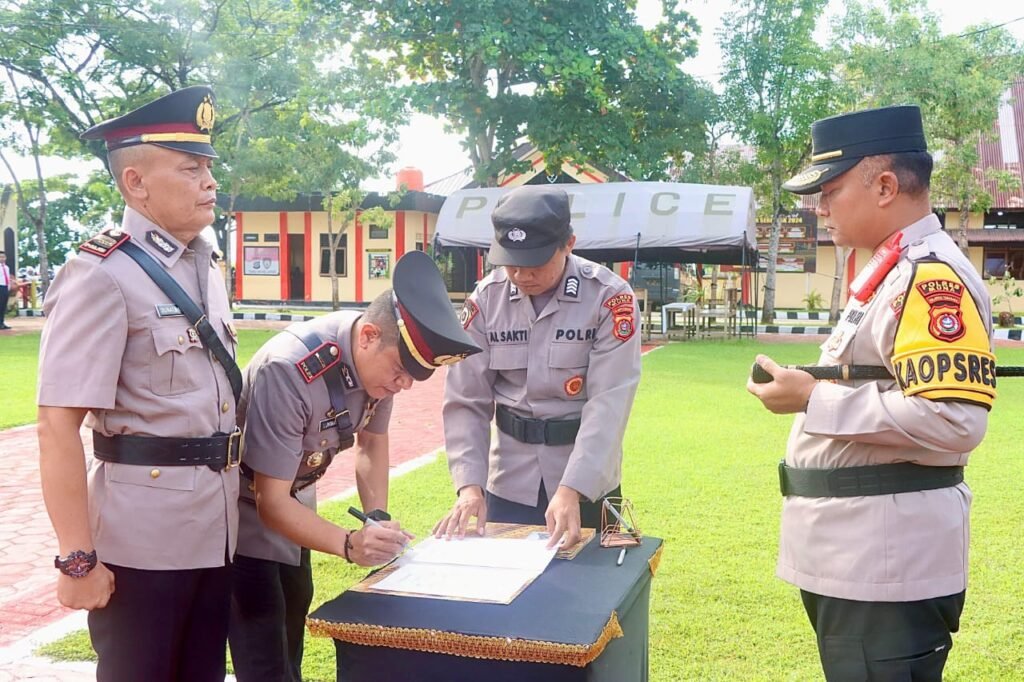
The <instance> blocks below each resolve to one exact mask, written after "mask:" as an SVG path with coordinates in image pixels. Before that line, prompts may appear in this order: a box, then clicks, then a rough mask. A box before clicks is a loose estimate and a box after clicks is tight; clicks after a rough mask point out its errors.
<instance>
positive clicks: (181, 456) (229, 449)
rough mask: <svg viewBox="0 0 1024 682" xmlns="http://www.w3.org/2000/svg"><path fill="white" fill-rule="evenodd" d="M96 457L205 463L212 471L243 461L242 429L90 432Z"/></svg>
mask: <svg viewBox="0 0 1024 682" xmlns="http://www.w3.org/2000/svg"><path fill="white" fill-rule="evenodd" d="M92 450H93V455H94V456H95V457H96V459H100V460H103V461H104V462H116V463H118V464H136V465H142V466H164V467H174V466H198V465H206V466H208V467H210V468H211V469H213V470H214V471H220V470H222V469H231V468H233V467H236V466H238V465H239V464H241V462H242V432H241V431H239V430H238V429H235V431H234V433H218V434H214V435H213V436H210V437H209V438H159V437H156V436H104V435H103V434H101V433H97V432H96V431H93V432H92Z"/></svg>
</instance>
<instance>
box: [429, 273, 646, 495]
mask: <svg viewBox="0 0 1024 682" xmlns="http://www.w3.org/2000/svg"><path fill="white" fill-rule="evenodd" d="M624 306H625V307H624ZM624 310H625V311H626V312H627V313H629V319H628V320H627V319H624V318H623V311H624ZM462 319H463V324H464V326H465V327H466V329H467V331H468V332H469V335H470V336H471V337H472V339H473V341H474V343H476V344H477V345H478V346H480V348H482V349H483V352H481V353H477V354H476V355H472V356H470V357H468V358H466V359H465V360H463V361H461V362H459V363H458V364H456V365H453V366H451V367H449V368H448V376H447V381H446V383H445V397H444V407H443V412H444V435H445V447H446V449H447V451H448V466H449V469H450V471H451V476H452V480H453V482H454V483H455V489H456V490H459V489H461V488H463V487H465V486H467V485H478V486H481V487H482V488H486V489H487V490H489V491H491V492H492V493H494V494H495V495H498V496H499V497H502V498H505V499H507V500H511V501H513V502H518V503H520V504H526V505H530V506H536V504H537V501H538V493H539V490H540V483H541V480H543V482H544V489H545V490H546V491H547V494H548V496H549V497H550V496H552V495H554V494H555V491H556V490H557V489H558V486H559V485H565V486H568V487H570V488H572V489H574V490H576V491H578V492H580V493H581V494H582V495H583V496H584V497H586V498H588V499H590V500H596V499H598V498H600V497H601V496H602V495H605V494H606V493H608V492H610V491H611V490H613V489H614V488H615V486H617V485H618V484H619V481H620V479H621V470H622V438H623V434H624V433H625V430H626V423H627V421H628V419H629V411H630V408H631V407H632V404H633V397H634V395H635V394H636V388H637V385H638V384H639V382H640V334H639V331H638V330H636V329H635V324H636V320H638V319H639V315H638V314H637V310H636V300H635V297H634V296H633V292H632V290H631V289H630V288H629V285H628V284H627V283H626V282H625V281H624V280H622V279H621V278H620V277H618V276H617V275H615V274H614V273H612V272H611V271H610V270H609V269H608V268H606V267H604V266H602V265H598V264H596V263H592V262H590V261H588V260H585V259H583V258H580V257H579V256H575V255H570V256H569V258H568V261H567V264H566V268H565V272H564V273H563V275H562V279H561V281H560V282H559V284H558V286H557V287H556V289H555V295H554V296H552V297H551V299H550V300H549V301H548V303H547V305H546V306H545V307H544V309H543V310H541V311H540V313H539V314H537V313H535V312H534V309H533V304H532V302H531V301H530V297H529V296H525V295H523V294H521V293H519V291H518V289H517V288H516V287H514V286H513V285H512V283H511V282H510V281H509V279H508V277H507V275H506V273H505V269H504V268H497V269H495V270H494V271H493V272H492V273H491V274H489V275H488V276H487V277H485V278H484V279H483V280H482V281H481V282H480V283H479V284H478V285H477V287H476V290H475V291H474V292H473V293H472V294H471V295H470V297H469V298H468V299H467V303H466V306H465V308H464V309H463V316H462ZM495 403H497V404H499V405H504V406H506V407H508V408H510V409H511V410H512V411H513V412H515V413H516V414H518V415H521V416H524V417H535V418H539V419H561V418H572V417H578V418H581V420H582V421H581V425H580V430H579V433H578V434H577V436H576V442H575V444H573V445H559V446H546V445H528V444H525V443H520V442H519V441H517V440H515V439H514V438H512V437H511V436H509V435H507V434H505V433H502V432H501V431H498V432H497V442H496V443H495V444H494V449H493V452H491V453H490V457H488V449H489V447H490V440H491V430H490V422H491V419H492V417H493V415H494V409H495Z"/></svg>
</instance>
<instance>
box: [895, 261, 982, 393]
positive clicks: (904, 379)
mask: <svg viewBox="0 0 1024 682" xmlns="http://www.w3.org/2000/svg"><path fill="white" fill-rule="evenodd" d="M894 303H895V301H894ZM892 364H893V367H894V368H895V370H896V379H897V381H898V382H899V384H900V388H902V389H903V393H904V395H907V396H920V397H922V398H927V399H929V400H956V401H963V402H970V403H975V404H978V405H982V406H984V407H986V408H991V407H992V402H993V401H994V400H995V397H996V361H995V356H994V355H993V354H992V352H991V343H990V339H989V332H988V328H987V327H986V326H985V323H984V321H983V320H982V317H981V313H980V311H979V310H978V307H977V305H976V304H975V302H974V298H973V297H972V296H971V293H970V291H969V290H968V289H967V287H966V286H965V285H964V283H963V282H962V281H961V280H960V277H959V276H958V275H957V274H956V272H955V271H954V270H953V268H952V267H950V266H949V265H947V264H946V263H942V262H936V261H921V262H918V263H915V264H914V274H913V276H912V278H911V283H910V286H908V287H907V290H906V292H905V294H904V297H903V309H902V315H901V316H900V321H899V326H898V327H897V328H896V338H895V341H894V343H893V355H892Z"/></svg>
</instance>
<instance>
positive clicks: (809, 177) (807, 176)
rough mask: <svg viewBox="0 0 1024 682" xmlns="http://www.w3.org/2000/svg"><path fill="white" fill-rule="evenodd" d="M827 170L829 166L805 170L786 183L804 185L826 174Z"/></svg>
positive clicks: (796, 185) (794, 185) (797, 185)
mask: <svg viewBox="0 0 1024 682" xmlns="http://www.w3.org/2000/svg"><path fill="white" fill-rule="evenodd" d="M827 170H828V166H826V167H825V168H815V169H813V170H809V171H804V172H803V173H800V174H799V175H795V176H793V178H792V179H791V180H790V181H789V182H787V183H786V184H787V185H792V186H793V187H802V186H804V185H809V184H811V183H812V182H814V181H815V180H817V179H818V178H820V177H821V176H822V175H824V174H825V172H826V171H827Z"/></svg>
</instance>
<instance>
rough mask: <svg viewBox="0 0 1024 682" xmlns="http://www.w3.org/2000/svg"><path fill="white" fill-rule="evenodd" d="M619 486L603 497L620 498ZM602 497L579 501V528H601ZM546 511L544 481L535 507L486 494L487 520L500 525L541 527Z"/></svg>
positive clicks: (544, 522)
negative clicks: (594, 499)
mask: <svg viewBox="0 0 1024 682" xmlns="http://www.w3.org/2000/svg"><path fill="white" fill-rule="evenodd" d="M621 491H622V488H621V486H616V488H615V490H613V491H611V492H610V493H608V494H607V495H605V497H621V496H622V492H621ZM602 500H604V497H602V498H601V499H599V500H597V501H596V502H591V501H590V500H587V499H585V498H584V499H581V500H580V526H581V527H582V528H597V529H599V530H600V527H601V502H602ZM547 510H548V494H547V491H546V490H544V481H541V482H540V497H539V499H538V500H537V506H536V507H531V506H530V505H528V504H519V503H518V502H512V501H511V500H506V499H505V498H504V497H498V496H497V495H495V494H493V493H491V492H488V493H487V520H488V521H497V522H500V523H523V524H532V525H536V526H543V525H545V524H546V523H547V521H546V520H545V519H544V512H546V511H547Z"/></svg>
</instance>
